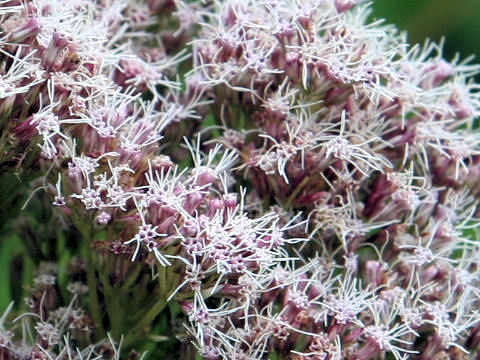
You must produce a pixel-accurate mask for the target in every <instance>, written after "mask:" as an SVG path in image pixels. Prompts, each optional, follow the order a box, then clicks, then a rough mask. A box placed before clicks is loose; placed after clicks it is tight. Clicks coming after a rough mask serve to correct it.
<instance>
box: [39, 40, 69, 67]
mask: <svg viewBox="0 0 480 360" xmlns="http://www.w3.org/2000/svg"><path fill="white" fill-rule="evenodd" d="M69 43H70V39H69V38H68V37H66V36H64V35H62V34H60V33H58V32H54V33H53V34H52V38H51V40H50V43H49V44H48V47H47V48H46V49H45V50H44V52H43V55H42V65H43V66H44V67H45V68H47V69H51V68H52V67H53V65H54V64H55V61H56V60H57V57H58V55H59V54H60V52H61V51H62V50H63V49H65V48H66V47H67V46H68V44H69Z"/></svg>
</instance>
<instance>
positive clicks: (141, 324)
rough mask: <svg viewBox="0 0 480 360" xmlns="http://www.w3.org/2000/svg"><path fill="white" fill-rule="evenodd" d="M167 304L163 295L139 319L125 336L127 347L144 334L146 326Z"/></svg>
mask: <svg viewBox="0 0 480 360" xmlns="http://www.w3.org/2000/svg"><path fill="white" fill-rule="evenodd" d="M166 305H167V302H166V299H165V298H164V297H161V298H160V299H159V300H158V301H157V302H156V303H155V304H154V305H153V306H152V307H151V308H150V310H149V311H148V312H147V313H146V314H145V315H144V316H143V317H142V318H141V319H140V321H138V323H137V324H136V325H135V326H134V327H133V328H132V329H131V330H130V331H129V332H128V334H127V335H126V336H125V341H124V345H125V347H126V348H128V347H129V346H131V345H132V344H133V343H134V342H135V341H136V340H137V338H138V336H140V335H142V332H143V330H144V329H145V327H146V326H147V325H148V324H150V323H151V322H153V320H154V319H155V318H156V317H157V316H158V314H160V313H161V312H162V311H163V309H164V308H165V306H166Z"/></svg>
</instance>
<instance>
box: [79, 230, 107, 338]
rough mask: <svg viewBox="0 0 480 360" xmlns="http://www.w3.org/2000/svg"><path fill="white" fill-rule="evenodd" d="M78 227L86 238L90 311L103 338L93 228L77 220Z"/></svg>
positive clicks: (97, 331)
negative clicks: (93, 246)
mask: <svg viewBox="0 0 480 360" xmlns="http://www.w3.org/2000/svg"><path fill="white" fill-rule="evenodd" d="M77 229H78V230H79V231H80V233H81V234H82V237H83V238H84V240H85V241H84V242H83V244H86V246H85V248H84V252H85V256H84V257H85V261H86V262H87V269H86V271H87V285H88V292H89V300H90V311H91V312H92V317H93V320H94V321H95V324H96V325H97V328H96V335H98V336H99V338H102V337H103V336H105V335H104V334H105V332H104V329H103V323H102V313H101V311H100V301H99V299H98V294H97V287H98V286H97V281H96V275H95V265H94V261H93V253H92V247H91V242H92V239H93V236H92V229H91V228H88V229H86V228H85V227H84V226H82V224H79V222H77Z"/></svg>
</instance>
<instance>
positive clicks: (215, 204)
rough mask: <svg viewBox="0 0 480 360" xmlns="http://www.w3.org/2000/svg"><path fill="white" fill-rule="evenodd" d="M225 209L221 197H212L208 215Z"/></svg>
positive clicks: (211, 215)
mask: <svg viewBox="0 0 480 360" xmlns="http://www.w3.org/2000/svg"><path fill="white" fill-rule="evenodd" d="M220 210H223V201H222V200H220V199H211V200H210V202H209V204H208V216H210V217H213V216H214V215H215V214H216V213H217V211H220Z"/></svg>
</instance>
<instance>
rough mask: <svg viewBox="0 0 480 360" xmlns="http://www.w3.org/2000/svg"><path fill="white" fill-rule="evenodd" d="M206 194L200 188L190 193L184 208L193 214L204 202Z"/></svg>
mask: <svg viewBox="0 0 480 360" xmlns="http://www.w3.org/2000/svg"><path fill="white" fill-rule="evenodd" d="M205 196H206V194H205V193H204V192H203V191H201V190H200V189H199V190H198V191H195V192H192V193H190V194H188V195H187V196H186V199H185V203H184V205H183V207H184V209H185V210H186V211H187V212H188V213H189V214H192V213H193V212H194V211H195V210H196V209H197V208H198V207H199V206H200V205H201V204H202V202H203V200H204V199H205Z"/></svg>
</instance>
